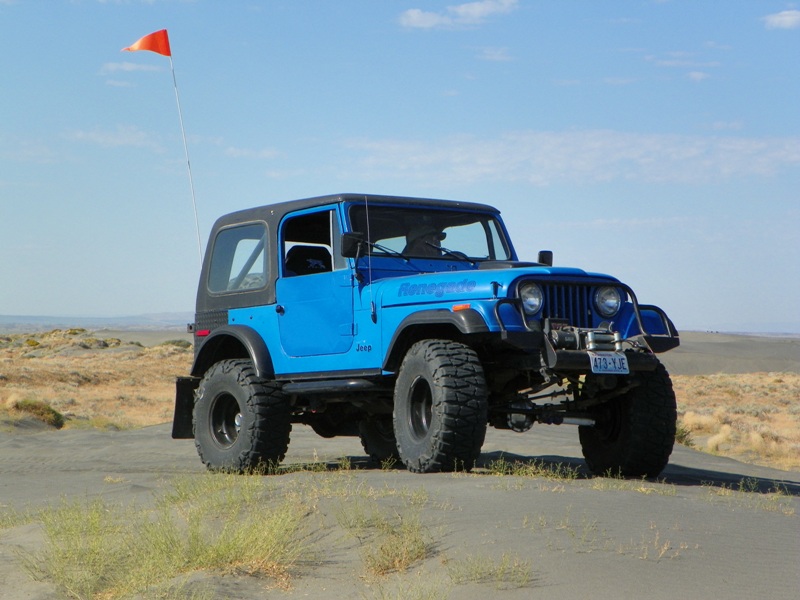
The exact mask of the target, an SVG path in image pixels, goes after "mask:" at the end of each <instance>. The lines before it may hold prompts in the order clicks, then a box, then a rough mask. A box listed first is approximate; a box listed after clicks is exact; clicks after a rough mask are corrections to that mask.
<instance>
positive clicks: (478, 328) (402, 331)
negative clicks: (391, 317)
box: [383, 308, 489, 371]
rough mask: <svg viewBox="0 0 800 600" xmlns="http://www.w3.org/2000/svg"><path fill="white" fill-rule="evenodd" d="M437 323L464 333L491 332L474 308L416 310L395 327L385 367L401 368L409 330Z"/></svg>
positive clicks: (387, 368)
mask: <svg viewBox="0 0 800 600" xmlns="http://www.w3.org/2000/svg"><path fill="white" fill-rule="evenodd" d="M437 325H439V326H441V325H444V326H446V327H452V328H455V329H456V330H457V331H458V332H459V333H461V334H463V335H470V334H474V333H488V332H489V326H488V325H487V324H486V321H485V320H484V318H483V316H482V315H481V314H480V313H479V312H478V311H477V310H475V309H474V308H467V309H464V310H457V311H452V310H449V309H447V308H434V309H431V310H422V311H419V312H415V313H413V314H410V315H408V316H407V317H406V318H405V319H403V320H402V321H400V324H399V325H398V326H397V328H396V329H395V331H394V335H392V339H391V341H390V342H389V346H388V347H387V350H386V354H385V356H384V359H383V369H384V370H386V371H396V370H397V369H398V368H399V366H400V362H401V361H402V360H403V356H404V354H405V353H404V352H401V350H403V349H404V348H405V347H406V346H407V345H408V336H409V332H411V331H413V330H414V329H416V328H417V327H420V326H423V327H426V328H431V327H435V326H437Z"/></svg>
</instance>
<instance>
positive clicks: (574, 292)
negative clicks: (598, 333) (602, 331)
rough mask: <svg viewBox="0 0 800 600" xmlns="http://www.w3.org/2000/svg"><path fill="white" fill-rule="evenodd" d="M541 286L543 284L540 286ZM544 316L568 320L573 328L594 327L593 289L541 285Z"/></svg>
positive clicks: (585, 286)
mask: <svg viewBox="0 0 800 600" xmlns="http://www.w3.org/2000/svg"><path fill="white" fill-rule="evenodd" d="M540 285H541V284H540ZM541 288H542V292H543V294H544V307H543V309H542V316H543V317H545V318H550V319H566V320H567V321H568V322H569V324H570V325H572V326H573V327H592V326H593V323H592V289H593V288H592V287H590V286H587V285H555V284H546V285H541Z"/></svg>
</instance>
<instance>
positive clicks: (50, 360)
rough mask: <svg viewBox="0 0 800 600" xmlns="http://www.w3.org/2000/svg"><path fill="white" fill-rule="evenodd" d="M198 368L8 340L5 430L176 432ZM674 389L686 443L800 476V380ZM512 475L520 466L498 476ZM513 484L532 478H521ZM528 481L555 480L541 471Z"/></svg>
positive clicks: (174, 360) (94, 348) (71, 342)
mask: <svg viewBox="0 0 800 600" xmlns="http://www.w3.org/2000/svg"><path fill="white" fill-rule="evenodd" d="M191 362H192V350H191V348H190V347H186V345H185V343H184V344H181V343H170V342H167V343H164V344H161V345H158V346H154V347H143V346H142V345H141V344H136V343H124V342H122V341H120V340H119V339H114V338H106V339H100V338H98V337H96V336H95V335H94V334H92V333H91V332H88V331H85V330H83V329H70V330H54V331H51V332H47V333H37V334H15V335H0V423H3V422H6V423H9V422H14V421H15V420H19V419H21V418H22V417H25V416H28V417H30V416H34V417H36V415H31V413H32V412H33V411H32V410H23V408H22V407H26V406H28V407H36V408H37V409H38V410H39V411H40V412H41V410H42V406H43V405H44V406H49V407H51V408H52V409H54V410H55V411H56V412H57V413H60V414H61V415H63V416H64V427H67V428H74V427H100V428H130V427H142V426H146V425H155V424H158V423H165V422H169V421H170V420H171V419H172V411H173V401H174V395H175V391H174V390H175V383H174V382H175V377H176V376H178V375H184V374H186V373H187V372H188V371H189V368H190V366H191ZM672 380H673V383H674V385H675V391H676V394H677V397H678V408H679V411H680V416H679V431H680V432H681V440H680V441H682V442H683V443H689V444H691V445H693V446H694V447H695V448H697V449H698V450H704V451H708V452H713V453H717V454H722V455H726V456H732V457H735V458H738V459H740V460H744V461H747V462H752V463H756V464H761V465H767V466H772V467H777V468H782V469H800V403H798V402H797V399H798V398H800V375H798V374H795V373H750V374H745V375H725V374H718V375H696V376H685V375H684V376H682V375H675V376H673V377H672ZM38 418H41V417H38ZM509 469H511V470H514V466H513V465H496V468H495V470H496V471H498V472H499V471H504V472H508V471H509ZM514 474H515V475H524V474H526V473H522V472H519V470H518V469H517V470H514ZM530 475H533V476H538V477H541V476H547V474H546V473H543V472H542V469H539V468H535V469H532V472H531V473H530ZM551 475H555V474H551ZM561 475H564V474H561Z"/></svg>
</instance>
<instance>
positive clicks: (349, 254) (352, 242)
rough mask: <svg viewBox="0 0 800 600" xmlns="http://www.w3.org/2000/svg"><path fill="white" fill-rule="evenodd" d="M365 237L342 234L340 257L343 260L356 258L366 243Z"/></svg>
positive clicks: (356, 234) (359, 234)
mask: <svg viewBox="0 0 800 600" xmlns="http://www.w3.org/2000/svg"><path fill="white" fill-rule="evenodd" d="M366 239H367V238H366V236H365V235H364V234H363V233H358V232H355V231H354V232H352V233H343V234H342V245H341V248H342V256H344V257H345V258H358V257H359V256H360V255H361V248H362V247H363V246H364V242H366Z"/></svg>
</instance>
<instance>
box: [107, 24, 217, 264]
mask: <svg viewBox="0 0 800 600" xmlns="http://www.w3.org/2000/svg"><path fill="white" fill-rule="evenodd" d="M138 50H148V51H150V52H155V53H156V54H161V55H162V56H167V57H169V69H170V71H172V85H173V87H174V88H175V102H177V104H178V119H179V120H180V123H181V136H182V137H183V150H184V152H185V153H186V168H187V170H188V172H189V188H190V189H191V191H192V208H193V209H194V226H195V229H196V230H197V252H198V254H199V256H200V266H201V267H202V266H203V244H202V242H201V241H200V221H199V219H198V218H197V199H196V198H195V194H194V178H193V177H192V163H191V161H190V160H189V145H188V144H187V143H186V129H185V128H184V126H183V111H182V110H181V99H180V96H179V95H178V80H177V79H176V78H175V65H173V64H172V49H171V48H170V45H169V34H168V33H167V30H166V29H161V30H159V31H154V32H153V33H150V34H148V35H146V36H144V37H142V38H139V39H138V40H136V41H135V42H134V43H133V44H131V45H130V46H128V47H127V48H123V49H122V51H123V52H136V51H138Z"/></svg>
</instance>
